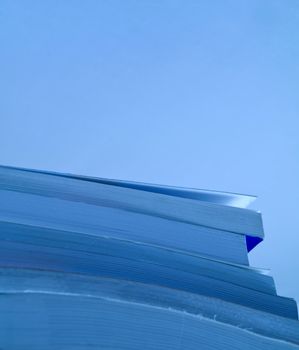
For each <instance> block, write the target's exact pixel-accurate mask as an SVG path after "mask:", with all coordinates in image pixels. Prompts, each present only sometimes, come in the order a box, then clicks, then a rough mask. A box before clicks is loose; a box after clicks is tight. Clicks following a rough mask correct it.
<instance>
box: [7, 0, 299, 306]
mask: <svg viewBox="0 0 299 350" xmlns="http://www.w3.org/2000/svg"><path fill="white" fill-rule="evenodd" d="M298 34H299V3H298V1H296V0H293V1H292V0H280V1H275V0H269V1H266V0H265V1H260V0H256V1H254V0H250V1H249V0H248V1H237V0H235V1H229V0H224V1H223V0H219V1H214V0H213V1H195V0H194V1H186V0H185V1H183V0H181V1H175V0H171V1H163V0H160V1H149V0H148V1H137V0H136V1H133V0H127V1H121V0H120V1H116V0H111V1H92V0H88V1H73V0H72V1H70V0H69V1H68V0H65V1H54V0H53V1H30V0H26V1H16V0H14V1H10V0H2V1H1V2H0V43H1V46H0V65H1V76H0V96H1V99H0V101H1V103H0V123H1V124H0V125H1V129H0V133H1V135H0V163H1V164H5V165H14V166H23V167H30V168H38V169H48V170H56V171H62V172H72V173H78V174H87V175H94V176H101V177H108V178H117V179H128V180H137V181H145V182H153V183H162V184H171V185H180V186H188V187H197V188H207V189H216V190H224V191H232V192H241V193H249V194H257V195H258V196H259V200H258V201H257V202H256V204H254V206H253V207H254V208H255V209H260V210H261V211H262V212H263V217H264V226H265V231H266V240H265V242H264V243H262V244H260V246H258V247H257V248H256V249H255V250H254V251H253V252H252V253H250V260H251V263H252V265H255V266H262V267H270V268H271V269H272V272H273V274H274V277H275V279H276V282H277V287H278V291H279V293H281V294H284V295H287V296H293V297H295V298H296V299H297V301H298V300H299V282H298V270H299V253H298V248H299V213H298V202H299V186H298V180H299V164H298V160H299V159H298V151H299V137H298V131H299V130H298V129H299V119H298V118H299V117H298V111H299V96H298V95H299V45H298Z"/></svg>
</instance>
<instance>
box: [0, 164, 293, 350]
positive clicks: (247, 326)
mask: <svg viewBox="0 0 299 350" xmlns="http://www.w3.org/2000/svg"><path fill="white" fill-rule="evenodd" d="M252 200H254V198H253V197H251V196H244V195H236V194H229V193H220V192H214V191H202V190H194V189H185V188H178V187H170V186H159V185H148V184H142V183H134V182H127V181H116V180H107V179H101V178H92V177H85V176H75V175H67V174H58V173H52V172H44V171H35V170H28V169H19V168H12V167H4V166H2V167H0V281H1V282H0V291H1V296H0V310H1V312H0V349H10V350H15V349H22V350H26V349H43V350H47V349H52V350H53V349H59V350H63V349H67V350H69V349H72V350H74V349H75V350H77V349H78V350H79V349H82V350H83V349H89V348H90V349H110V350H111V349H138V350H139V349H140V348H145V349H163V350H164V349H166V350H167V349H172V350H173V349H186V350H189V349H196V350H198V349H201V350H206V349H209V350H210V349H230V350H231V349H265V350H267V349H271V350H272V349H274V350H275V349H299V323H298V314H297V306H296V302H295V301H294V300H293V299H290V298H285V297H281V296H278V295H277V293H276V290H275V285H274V281H273V278H272V277H271V276H270V275H269V273H268V271H265V270H263V269H258V268H252V267H250V266H249V263H248V252H249V251H250V250H251V249H253V248H254V247H255V246H256V245H257V244H258V243H260V242H261V241H262V240H263V227H262V220H261V215H260V213H258V212H256V211H253V210H249V209H246V207H247V205H248V204H250V203H251V201H252Z"/></svg>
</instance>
